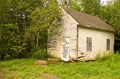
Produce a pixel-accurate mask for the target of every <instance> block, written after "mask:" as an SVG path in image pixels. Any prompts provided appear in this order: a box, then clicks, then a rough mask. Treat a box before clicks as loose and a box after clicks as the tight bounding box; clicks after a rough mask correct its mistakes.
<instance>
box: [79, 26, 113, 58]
mask: <svg viewBox="0 0 120 79" xmlns="http://www.w3.org/2000/svg"><path fill="white" fill-rule="evenodd" d="M87 37H91V38H92V51H91V52H87V48H86V47H87ZM107 39H110V50H109V51H113V50H114V47H113V46H114V33H112V32H106V31H100V30H93V29H89V28H83V27H79V33H78V55H81V54H80V53H83V54H84V55H85V59H88V60H89V59H94V58H95V56H96V55H97V54H101V55H102V54H104V53H106V52H107V48H106V47H107V46H106V44H107Z"/></svg>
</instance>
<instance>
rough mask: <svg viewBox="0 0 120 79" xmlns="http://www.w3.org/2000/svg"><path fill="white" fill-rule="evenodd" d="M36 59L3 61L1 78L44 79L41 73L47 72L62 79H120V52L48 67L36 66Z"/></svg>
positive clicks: (1, 63) (53, 64)
mask: <svg viewBox="0 0 120 79" xmlns="http://www.w3.org/2000/svg"><path fill="white" fill-rule="evenodd" d="M35 61H36V60H35V59H15V60H10V61H1V62H0V78H2V79H42V78H41V74H42V73H46V74H50V75H55V76H57V77H59V78H61V79H120V55H119V54H116V55H111V56H109V57H107V58H105V59H104V60H103V59H102V60H100V59H99V60H98V61H90V62H75V63H63V62H59V63H49V64H48V66H47V67H40V66H35V65H34V62H35ZM43 79H44V78H43Z"/></svg>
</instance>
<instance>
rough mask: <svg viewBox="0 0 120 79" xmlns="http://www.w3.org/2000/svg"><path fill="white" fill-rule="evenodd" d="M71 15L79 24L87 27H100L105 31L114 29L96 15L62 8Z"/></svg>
mask: <svg viewBox="0 0 120 79" xmlns="http://www.w3.org/2000/svg"><path fill="white" fill-rule="evenodd" d="M63 9H64V10H65V11H66V12H67V13H68V14H69V15H70V16H71V17H73V18H74V19H75V20H76V21H77V22H78V23H79V25H80V26H83V27H88V28H94V29H100V30H105V31H111V32H114V31H115V30H114V29H113V27H111V26H110V25H108V24H107V23H105V22H104V21H103V20H101V19H100V18H98V17H96V16H91V15H88V14H85V13H81V12H79V11H75V10H70V9H66V8H63Z"/></svg>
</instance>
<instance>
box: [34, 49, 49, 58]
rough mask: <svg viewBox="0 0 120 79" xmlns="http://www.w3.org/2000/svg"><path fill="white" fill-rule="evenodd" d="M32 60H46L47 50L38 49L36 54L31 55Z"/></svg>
mask: <svg viewBox="0 0 120 79" xmlns="http://www.w3.org/2000/svg"><path fill="white" fill-rule="evenodd" d="M32 58H35V59H47V58H48V55H47V50H46V49H44V48H43V49H39V50H37V51H36V52H33V53H32Z"/></svg>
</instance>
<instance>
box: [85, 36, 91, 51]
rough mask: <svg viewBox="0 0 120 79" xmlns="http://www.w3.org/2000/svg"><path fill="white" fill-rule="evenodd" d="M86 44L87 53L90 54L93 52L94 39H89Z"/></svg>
mask: <svg viewBox="0 0 120 79" xmlns="http://www.w3.org/2000/svg"><path fill="white" fill-rule="evenodd" d="M86 43H87V51H88V52H90V51H92V37H87V40H86Z"/></svg>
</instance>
